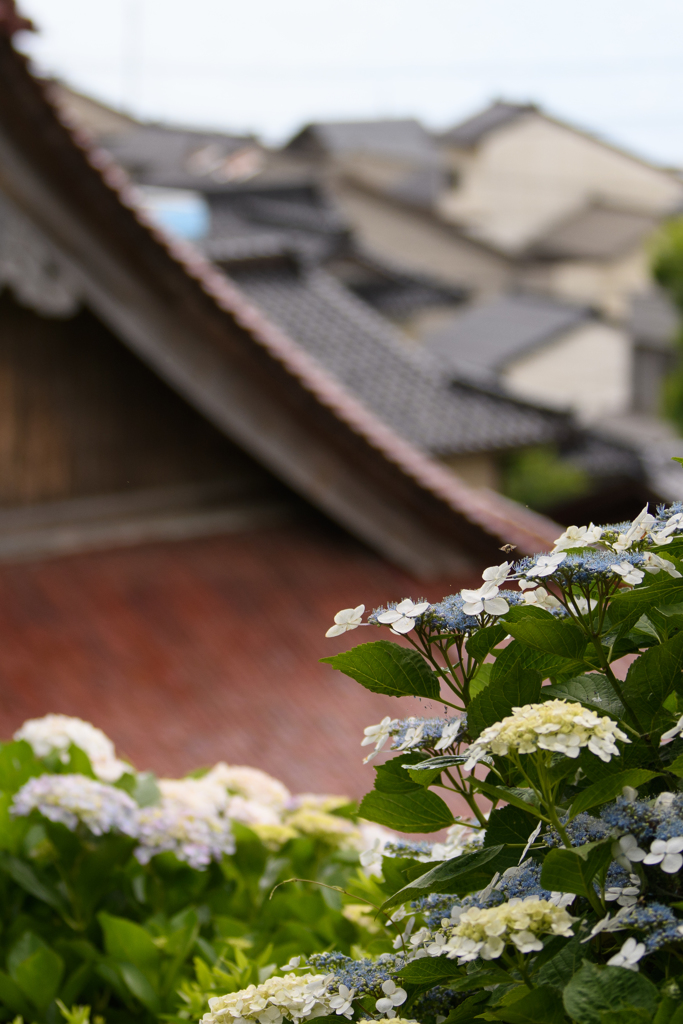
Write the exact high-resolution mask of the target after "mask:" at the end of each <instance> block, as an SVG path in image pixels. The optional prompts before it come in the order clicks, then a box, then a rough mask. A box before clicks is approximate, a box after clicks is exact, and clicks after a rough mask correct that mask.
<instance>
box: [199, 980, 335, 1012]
mask: <svg viewBox="0 0 683 1024" xmlns="http://www.w3.org/2000/svg"><path fill="white" fill-rule="evenodd" d="M330 981H331V978H330V977H329V976H328V977H326V976H325V975H323V974H315V975H310V974H308V975H303V976H302V977H298V976H297V975H296V974H285V976H284V977H283V978H268V980H267V981H264V982H263V983H262V984H261V985H250V986H249V987H248V988H243V989H241V990H240V991H239V992H229V993H228V994H227V995H225V996H215V997H214V998H212V999H209V1007H210V1013H205V1014H204V1016H203V1017H202V1024H233V1022H239V1024H242V1022H244V1021H259V1024H282V1021H283V1020H284V1019H285V1018H286V1019H287V1020H290V1021H292V1022H293V1024H299V1021H305V1020H310V1019H311V1018H312V1017H320V1016H323V1015H329V1014H330V1013H331V1012H334V1011H333V1010H332V1008H331V1006H330V1003H331V1000H332V998H333V997H332V994H331V993H329V992H328V986H329V984H330ZM349 1016H350V1015H349Z"/></svg>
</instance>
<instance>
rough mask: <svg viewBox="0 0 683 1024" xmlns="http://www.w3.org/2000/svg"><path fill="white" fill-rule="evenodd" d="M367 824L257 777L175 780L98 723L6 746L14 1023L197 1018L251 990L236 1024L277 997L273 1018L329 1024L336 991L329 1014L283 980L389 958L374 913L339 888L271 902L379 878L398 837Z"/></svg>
mask: <svg viewBox="0 0 683 1024" xmlns="http://www.w3.org/2000/svg"><path fill="white" fill-rule="evenodd" d="M356 812H357V808H356V807H355V806H354V805H353V804H351V803H349V801H347V800H346V799H344V798H340V797H329V796H319V795H316V794H303V795H300V796H294V795H292V794H291V793H290V792H289V790H288V789H287V788H286V787H285V786H284V785H283V784H282V783H281V782H279V781H278V780H277V779H273V778H271V776H269V775H267V774H266V773H265V772H262V771H259V770H257V769H255V768H246V767H241V766H233V765H228V764H222V763H221V764H218V765H215V766H214V767H213V768H212V769H211V770H210V771H204V772H198V773H196V774H195V775H194V776H192V777H188V778H184V779H157V778H155V777H154V776H152V775H151V774H149V773H140V772H136V771H135V770H134V769H133V767H132V766H131V765H130V764H127V763H126V762H125V761H123V760H120V759H119V758H118V757H117V756H116V752H115V750H114V745H113V743H112V742H111V741H110V740H109V739H108V738H107V737H106V736H105V735H104V733H103V732H101V731H100V730H99V729H96V728H95V727H93V726H92V725H90V724H89V723H87V722H83V721H81V720H80V719H77V718H70V717H68V716H64V715H46V716H45V717H44V718H41V719H34V720H31V721H28V722H26V723H24V725H23V726H22V727H21V728H20V729H19V730H18V731H17V733H16V734H15V737H14V740H13V742H9V743H5V744H3V745H2V746H0V1020H14V1019H15V1018H18V1017H20V1018H23V1020H24V1021H26V1022H29V1021H31V1022H33V1021H35V1022H39V1024H43V1022H44V1024H58V1022H60V1021H61V1020H62V1019H66V1021H67V1024H88V1021H89V1020H90V1019H91V1018H92V1020H93V1022H100V1024H101V1022H102V1021H103V1020H104V1021H106V1022H107V1024H110V1022H111V1024H117V1022H124V1021H125V1022H129V1021H130V1022H133V1021H139V1022H141V1024H153V1022H154V1021H157V1020H163V1021H187V1020H194V1019H195V1018H196V1017H198V1016H201V1014H202V1013H203V1012H204V1010H205V1009H206V1008H207V1003H206V999H207V998H208V994H209V993H211V994H213V993H217V992H219V991H220V992H221V994H223V995H225V993H227V992H238V991H240V990H243V989H244V990H246V991H247V992H248V994H247V995H244V996H243V997H240V999H241V1001H240V999H235V1000H233V1002H232V1004H231V1003H229V1001H228V1003H227V1004H226V1014H227V1015H229V1013H230V1006H231V1005H237V1004H238V1003H239V1004H240V1005H243V1006H244V1007H247V1006H250V1007H252V1008H253V1007H254V1006H256V1005H257V1003H259V1000H260V1001H261V1003H260V1004H259V1005H262V1008H263V1007H265V1006H266V1005H267V1006H268V1007H270V1008H271V1009H270V1010H269V1014H268V1015H267V1017H266V1018H265V1019H267V1020H268V1021H279V1020H281V1019H282V1015H280V1016H278V1014H277V1013H275V1012H274V1010H273V1009H272V1008H273V1007H275V1006H279V1007H281V1008H282V1012H283V1013H285V1014H286V1016H287V1017H288V1019H292V1020H298V1019H300V1018H302V1017H303V1016H306V1015H307V1014H309V1013H311V1012H313V1011H314V1010H317V1011H320V1010H321V1009H324V1010H325V1012H328V1011H329V1005H330V1000H334V999H335V998H338V997H339V995H338V992H336V991H335V992H334V993H329V994H327V995H326V993H328V990H329V989H330V983H329V981H325V983H324V985H322V987H321V986H318V987H319V989H320V995H321V999H322V1000H323V1001H322V1002H321V1001H320V999H319V1000H317V1001H316V998H314V992H315V991H318V989H316V988H315V982H314V981H311V980H310V979H308V978H304V980H302V979H301V978H295V979H294V981H293V982H291V983H287V982H286V981H285V980H284V979H282V978H280V977H276V976H275V975H277V974H278V973H279V972H278V970H277V968H278V966H279V965H280V964H281V963H284V962H285V961H286V960H287V959H288V958H290V957H291V956H293V955H298V954H302V953H303V954H304V955H311V954H314V953H316V952H321V951H323V950H325V949H329V948H330V947H334V948H335V949H338V950H340V951H342V952H343V954H345V955H350V954H351V951H352V949H353V948H354V947H355V946H356V945H358V946H367V945H368V944H370V945H371V944H372V941H373V940H374V938H375V933H376V926H375V923H374V921H373V919H372V917H369V916H368V915H364V914H363V913H362V912H360V911H363V910H364V909H365V905H364V904H362V903H359V902H358V901H356V905H355V906H354V905H353V904H349V906H345V905H344V904H343V901H342V896H341V894H340V893H339V892H338V891H337V890H335V889H333V888H323V887H318V888H315V889H311V887H310V885H303V884H302V883H298V882H293V883H290V884H288V886H287V887H283V888H281V889H280V890H278V892H276V893H275V895H274V897H273V899H272V900H270V899H269V895H270V892H271V890H272V889H273V886H275V885H276V884H277V883H278V882H279V881H283V880H285V879H288V878H292V877H294V876H297V875H299V876H303V877H305V878H307V879H313V880H315V881H320V882H324V883H325V884H326V886H339V887H342V888H346V887H347V885H348V883H349V881H350V880H352V879H353V878H355V877H356V876H357V873H358V872H359V871H360V873H361V876H362V877H363V878H365V877H366V876H365V873H364V872H365V871H366V870H368V871H369V870H371V866H369V867H368V868H363V867H362V866H361V863H360V855H361V853H363V852H364V851H367V850H371V851H372V849H373V844H374V843H375V842H377V843H380V842H381V843H384V842H385V841H386V838H387V836H388V835H389V833H387V832H386V830H383V829H381V828H380V827H379V826H377V825H373V824H370V823H368V822H361V821H359V820H358V817H357V813H356ZM366 859H367V857H366ZM370 861H371V862H372V863H374V861H372V857H371V858H370ZM380 863H381V857H380ZM271 975H272V976H273V977H272V978H271ZM268 978H271V980H270V987H269V988H268V994H267V996H263V994H262V993H259V994H257V995H256V996H255V997H254V999H252V998H251V995H250V993H251V991H252V989H254V988H255V986H258V985H259V984H261V983H264V982H265V981H266V980H267V979H268ZM249 986H251V989H250V988H249ZM277 993H280V994H281V998H280V1002H278V1001H277V998H276V995H277ZM283 993H286V995H285V994H283ZM323 997H324V998H323ZM325 998H326V999H327V1002H325ZM254 1000H256V1001H254ZM335 1006H336V1003H335ZM297 1012H299V1017H296V1013H297ZM245 1013H246V1009H245Z"/></svg>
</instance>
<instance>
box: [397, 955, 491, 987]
mask: <svg viewBox="0 0 683 1024" xmlns="http://www.w3.org/2000/svg"><path fill="white" fill-rule="evenodd" d="M462 973H463V972H462V967H458V964H457V962H456V961H455V960H447V959H446V957H443V956H437V957H431V956H429V957H424V958H423V959H421V960H413V961H412V963H409V964H406V966H405V967H404V968H402V970H401V972H400V977H401V981H403V982H410V984H411V985H438V984H439V983H440V982H442V981H446V980H447V979H448V980H450V979H452V978H461V977H462ZM484 984H488V983H487V982H484ZM449 987H450V986H449Z"/></svg>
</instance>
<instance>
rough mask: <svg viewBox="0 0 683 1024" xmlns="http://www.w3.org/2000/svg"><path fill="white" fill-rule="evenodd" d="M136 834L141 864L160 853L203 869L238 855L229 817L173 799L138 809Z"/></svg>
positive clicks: (165, 798)
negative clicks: (229, 855) (214, 862)
mask: <svg viewBox="0 0 683 1024" xmlns="http://www.w3.org/2000/svg"><path fill="white" fill-rule="evenodd" d="M137 835H138V839H139V842H140V845H139V846H138V847H137V849H136V850H135V856H136V858H137V859H138V860H139V862H140V863H141V864H148V863H149V861H150V860H151V859H152V857H155V856H156V855H157V854H159V853H174V854H175V855H176V857H177V858H178V860H182V861H185V862H186V863H187V864H189V865H190V867H192V868H196V869H197V870H202V869H203V868H206V867H208V865H209V864H210V863H211V861H212V860H216V861H219V860H221V858H222V857H223V855H224V854H230V853H234V852H235V838H234V836H233V834H232V829H231V826H230V820H229V819H228V818H225V817H222V816H219V815H218V814H216V813H214V812H213V811H212V810H211V809H210V808H206V807H193V806H191V805H190V804H188V803H187V802H185V801H184V800H178V799H172V798H170V797H164V799H163V800H162V801H161V803H160V804H155V805H153V806H151V807H141V808H140V809H139V810H138V812H137Z"/></svg>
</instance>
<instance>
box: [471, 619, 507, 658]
mask: <svg viewBox="0 0 683 1024" xmlns="http://www.w3.org/2000/svg"><path fill="white" fill-rule="evenodd" d="M507 634H508V631H507V629H506V628H505V626H501V625H496V626H485V627H484V629H478V630H477V632H476V633H473V634H472V636H471V637H470V638H469V640H468V641H467V643H466V644H465V648H466V650H467V653H468V654H469V656H470V657H471V658H474V660H475V661H480V662H481V661H483V660H484V658H485V657H486V656H487V654H490V653H491V651H492V650H493V648H494V647H497V646H498V644H500V643H502V642H503V640H504V639H505V637H506V636H507Z"/></svg>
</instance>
